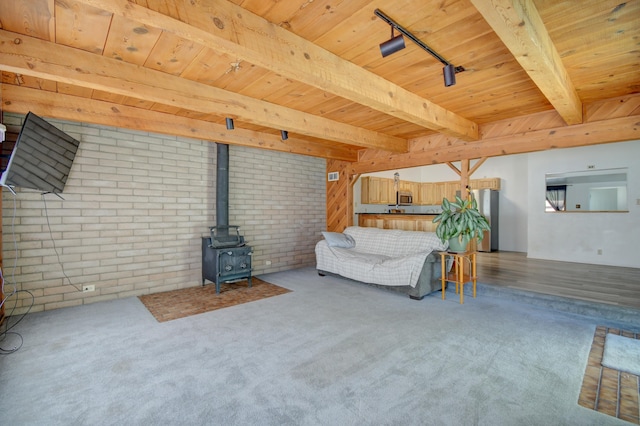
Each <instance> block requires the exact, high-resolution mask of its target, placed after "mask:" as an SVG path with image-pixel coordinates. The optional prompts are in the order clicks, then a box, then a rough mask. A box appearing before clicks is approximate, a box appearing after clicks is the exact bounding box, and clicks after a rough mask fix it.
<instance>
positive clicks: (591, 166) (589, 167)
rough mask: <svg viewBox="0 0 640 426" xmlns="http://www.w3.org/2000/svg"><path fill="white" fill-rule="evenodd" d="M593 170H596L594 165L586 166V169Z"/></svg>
mask: <svg viewBox="0 0 640 426" xmlns="http://www.w3.org/2000/svg"><path fill="white" fill-rule="evenodd" d="M595 168H596V166H595V165H593V164H589V165H588V166H587V169H595Z"/></svg>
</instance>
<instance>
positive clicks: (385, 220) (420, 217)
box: [358, 213, 438, 232]
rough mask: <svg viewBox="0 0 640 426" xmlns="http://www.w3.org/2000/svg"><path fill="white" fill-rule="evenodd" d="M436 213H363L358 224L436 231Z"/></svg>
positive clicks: (405, 229) (382, 227) (371, 226)
mask: <svg viewBox="0 0 640 426" xmlns="http://www.w3.org/2000/svg"><path fill="white" fill-rule="evenodd" d="M434 217H436V215H431V214H400V213H397V214H388V213H387V214H384V213H381V214H376V213H361V214H359V215H358V226H366V227H370V228H380V229H402V230H404V231H422V232H435V231H436V226H437V225H438V224H437V223H433V218H434Z"/></svg>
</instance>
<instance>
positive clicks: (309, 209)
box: [2, 113, 326, 313]
mask: <svg viewBox="0 0 640 426" xmlns="http://www.w3.org/2000/svg"><path fill="white" fill-rule="evenodd" d="M21 119H22V117H21V116H17V115H13V114H6V113H5V123H6V122H14V123H16V124H18V123H17V121H19V120H21ZM47 121H49V122H50V123H52V124H54V125H55V126H56V127H58V128H60V129H62V130H63V131H65V132H67V133H69V134H70V135H72V136H73V137H75V138H76V139H78V140H80V148H79V150H78V154H77V156H76V158H75V161H74V164H73V167H72V170H71V174H70V176H69V179H68V181H67V186H66V187H65V191H64V194H62V196H63V197H64V199H65V200H64V201H62V200H60V199H59V198H57V197H56V196H55V195H51V194H49V195H45V196H41V195H40V194H39V193H37V192H34V191H31V190H22V189H19V188H17V191H16V192H17V197H15V198H14V197H13V195H12V194H11V193H10V192H9V191H7V190H6V189H5V190H3V209H2V220H3V257H4V261H3V263H4V266H3V273H4V277H5V280H6V283H5V293H10V292H11V290H12V283H13V281H15V282H16V283H17V284H18V288H19V289H25V290H29V291H30V292H31V293H33V294H34V296H35V305H34V306H33V308H32V309H31V311H32V312H33V311H42V310H48V309H55V308H61V307H66V306H73V305H78V304H83V303H90V302H97V301H103V300H109V299H115V298H121V297H128V296H138V295H141V294H146V293H155V292H160V291H166V290H172V289H178V288H184V287H190V286H196V285H200V283H201V237H202V236H205V235H208V230H209V226H213V225H215V176H216V173H215V157H216V146H215V144H214V143H211V142H207V141H199V140H189V139H185V138H176V137H173V136H164V135H157V134H150V133H146V132H137V131H129V130H124V129H114V128H108V127H104V126H97V125H88V124H79V123H71V122H63V121H59V120H51V119H47ZM229 169H230V179H229V190H230V201H229V223H230V224H231V225H239V226H241V232H242V234H243V235H244V236H245V239H246V240H247V242H248V243H249V244H250V245H251V246H252V247H253V248H254V257H253V268H254V275H259V274H262V273H266V272H275V271H281V270H286V269H292V268H296V267H302V266H308V265H313V264H314V263H315V255H314V250H313V248H314V246H315V242H316V241H318V240H319V239H320V238H321V235H320V231H322V230H324V229H325V227H326V225H325V220H326V219H325V205H326V200H325V197H326V196H325V177H324V175H325V161H324V160H322V159H317V158H312V157H305V156H300V155H294V154H286V153H278V152H271V151H265V150H258V149H252V148H245V147H238V146H231V147H230V163H229ZM14 203H15V207H16V210H15V218H14V217H13V216H14V209H13V207H14ZM47 216H48V222H49V224H50V227H51V234H50V231H49V226H48V225H47ZM12 223H13V225H12ZM14 237H15V240H16V243H17V252H16V251H15V250H14V244H13V239H14ZM54 244H55V247H56V248H57V251H58V253H59V256H60V262H59V261H58V256H57V255H56V251H55V250H54ZM16 254H17V257H16ZM267 261H270V262H271V265H267V264H266V263H267ZM14 262H16V264H17V267H16V268H15V271H14V268H13V265H14ZM62 268H64V273H66V275H67V277H68V278H69V279H70V281H71V283H72V285H70V284H69V281H68V280H67V279H66V278H65V277H64V274H63V270H62ZM12 277H13V278H14V280H12ZM87 284H92V285H95V288H96V291H95V292H90V293H82V292H79V291H77V290H76V288H74V286H75V287H78V288H82V286H83V285H87ZM28 299H30V298H28V297H26V296H24V293H22V294H21V295H20V302H19V304H18V306H19V309H18V311H16V312H17V313H19V312H21V311H24V310H25V309H26V305H27V304H28V302H29V301H30V300H28ZM14 300H15V299H14ZM11 306H13V305H12V303H11V302H8V305H7V307H8V308H10V307H11Z"/></svg>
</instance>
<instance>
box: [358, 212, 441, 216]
mask: <svg viewBox="0 0 640 426" xmlns="http://www.w3.org/2000/svg"><path fill="white" fill-rule="evenodd" d="M356 214H370V215H392V216H438V215H439V214H440V213H356Z"/></svg>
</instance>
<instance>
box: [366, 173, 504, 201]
mask: <svg viewBox="0 0 640 426" xmlns="http://www.w3.org/2000/svg"><path fill="white" fill-rule="evenodd" d="M469 187H470V188H471V189H495V190H500V178H483V179H471V180H469ZM398 188H399V190H400V191H408V192H411V194H412V195H413V204H414V205H421V206H439V205H440V204H442V199H443V198H447V199H448V200H450V201H452V200H455V198H456V193H457V192H458V191H460V181H458V180H454V181H447V182H411V181H407V180H401V181H399V182H398ZM360 200H361V203H362V204H385V205H389V204H395V202H396V188H395V185H394V180H393V179H388V178H381V177H373V176H364V177H363V178H362V184H361V196H360Z"/></svg>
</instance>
